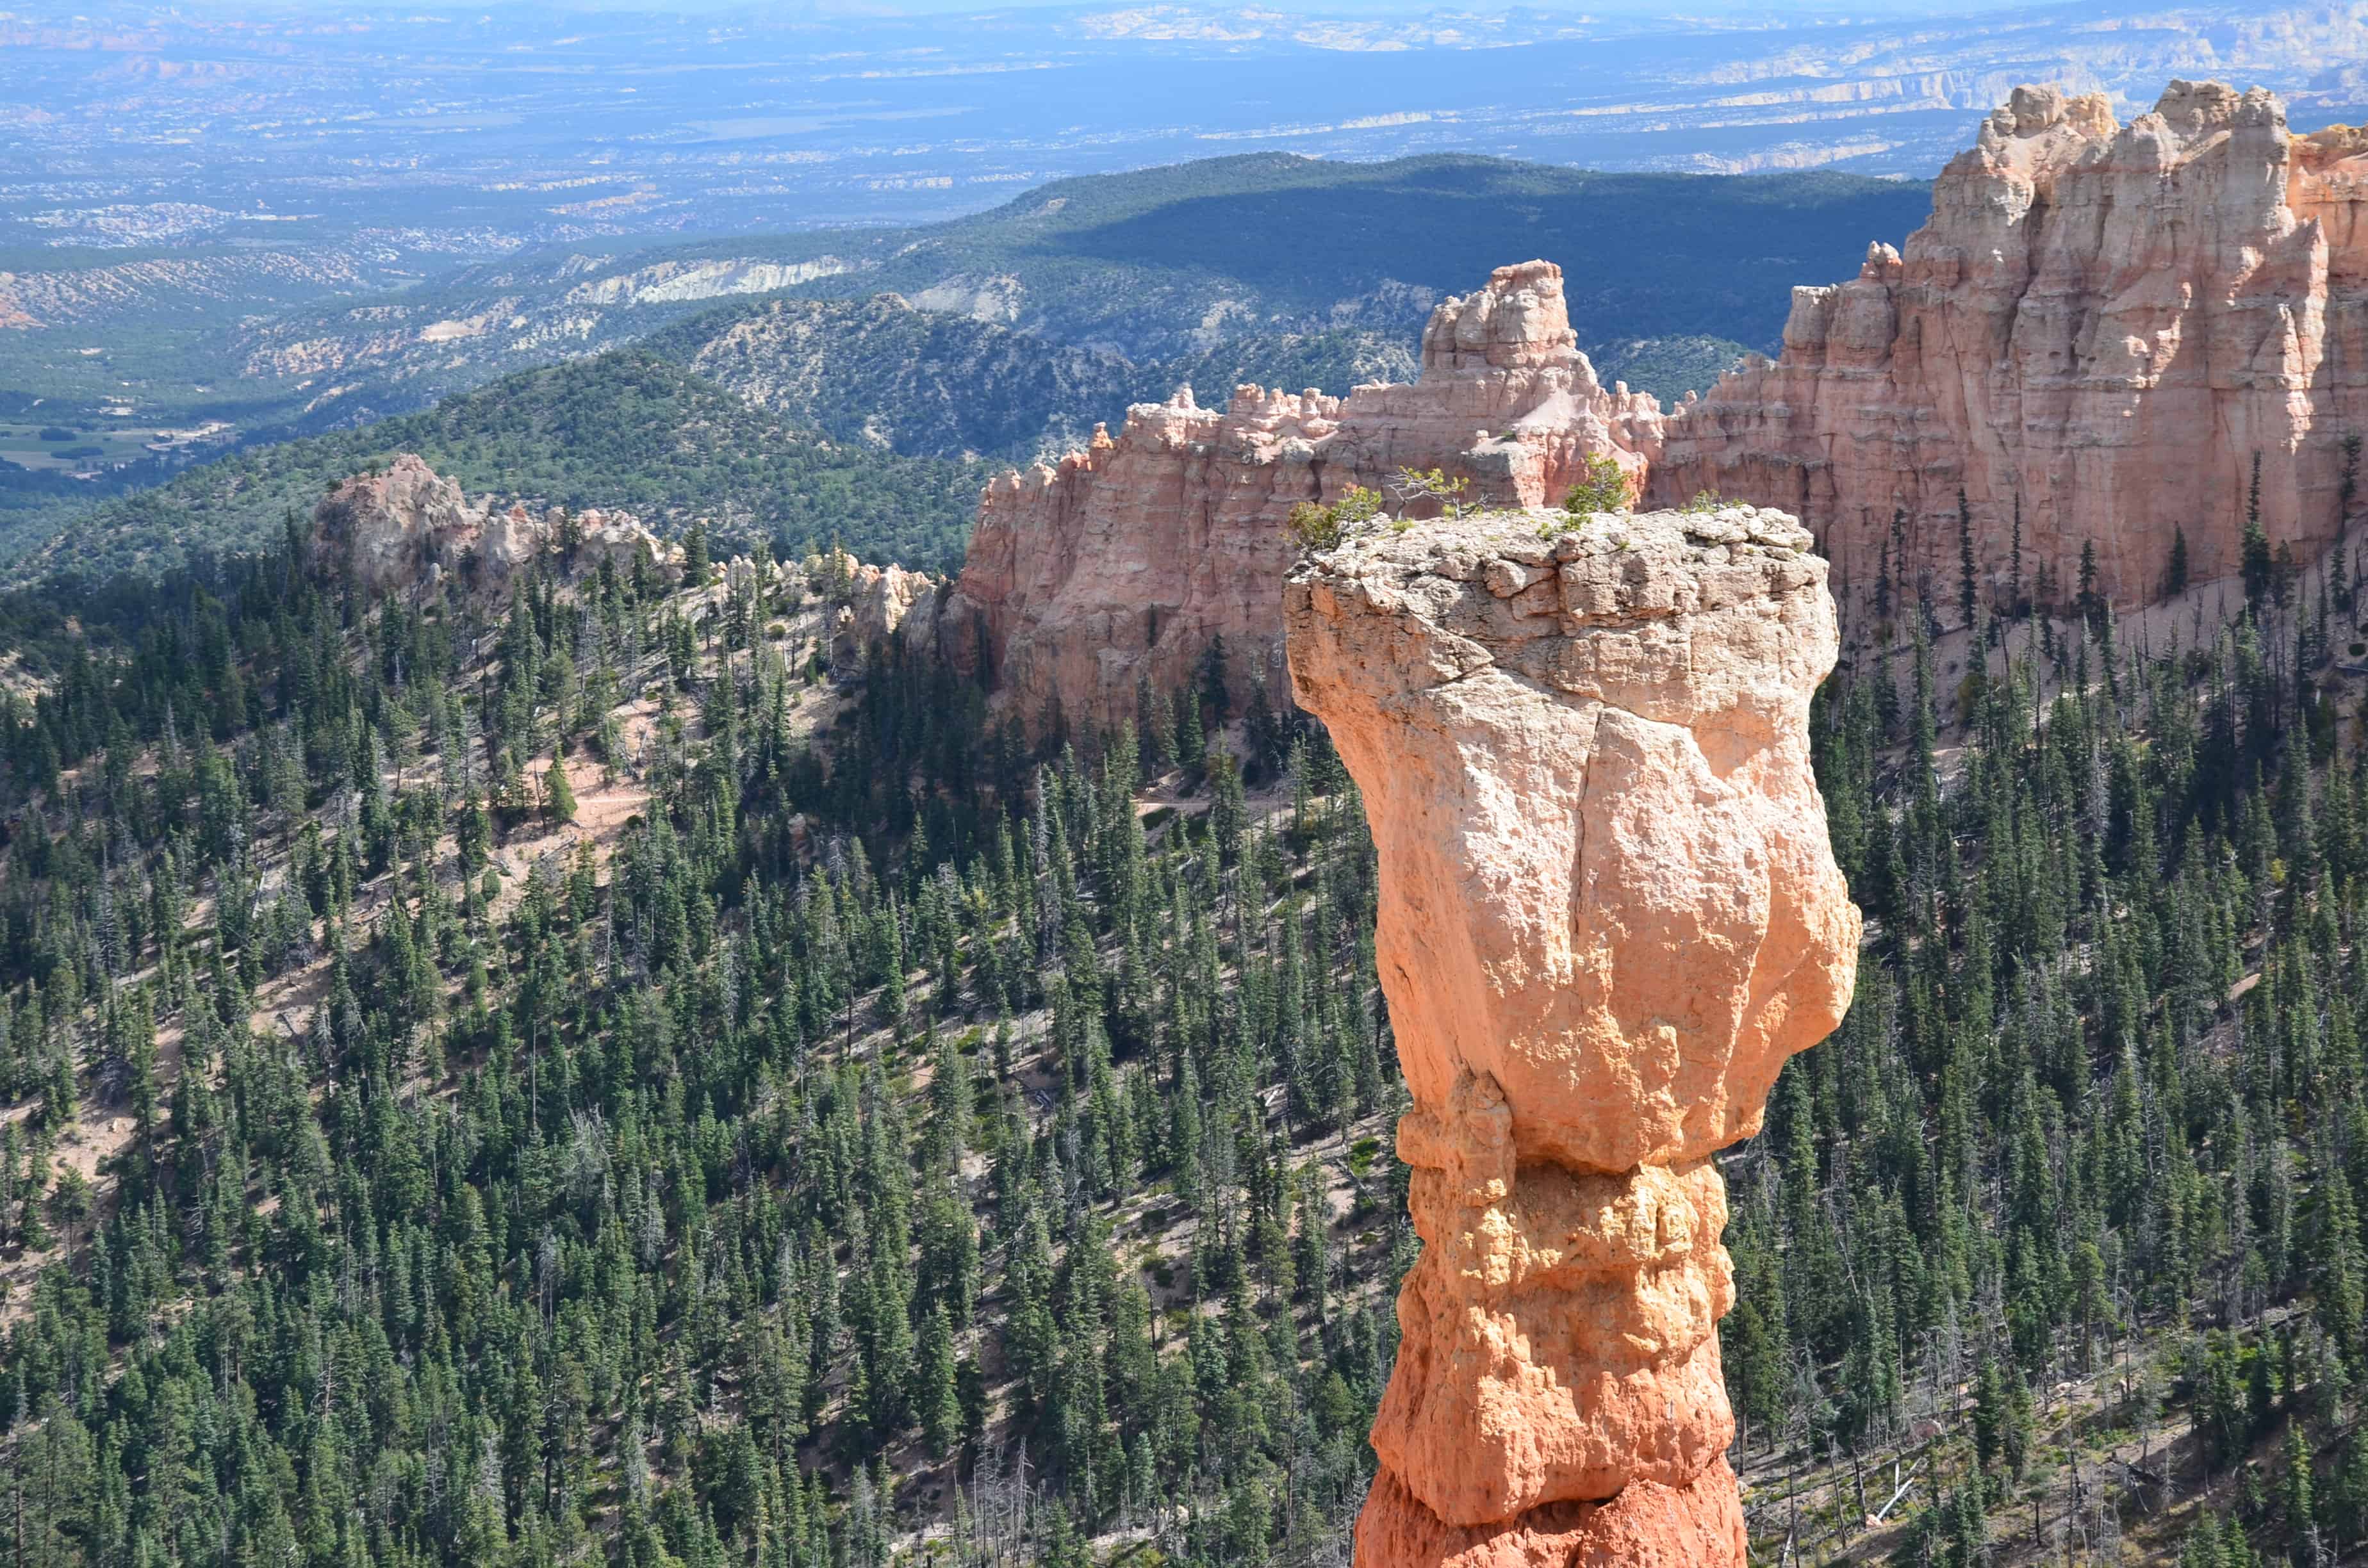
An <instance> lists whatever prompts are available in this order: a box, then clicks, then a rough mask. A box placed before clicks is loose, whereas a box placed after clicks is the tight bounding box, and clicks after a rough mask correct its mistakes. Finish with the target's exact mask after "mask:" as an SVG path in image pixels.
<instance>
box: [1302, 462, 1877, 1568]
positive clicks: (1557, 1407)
mask: <svg viewBox="0 0 2368 1568" xmlns="http://www.w3.org/2000/svg"><path fill="white" fill-rule="evenodd" d="M1542 530H1543V534H1545V535H1547V536H1551V537H1542ZM1810 543H1811V541H1810V538H1809V535H1808V533H1807V531H1806V530H1805V529H1804V528H1801V526H1800V525H1799V524H1798V523H1797V522H1796V521H1795V520H1794V519H1793V518H1792V517H1789V516H1786V515H1784V514H1782V513H1779V512H1773V511H1760V510H1756V509H1754V508H1750V507H1731V508H1726V509H1723V510H1719V511H1716V512H1708V513H1679V512H1656V513H1650V514H1645V515H1639V516H1629V515H1625V514H1620V515H1613V514H1598V515H1595V516H1593V517H1588V518H1587V519H1585V520H1583V521H1579V522H1576V523H1574V522H1573V520H1572V519H1570V518H1568V517H1565V515H1564V514H1561V513H1558V512H1557V513H1545V512H1535V511H1514V512H1510V513H1501V512H1500V513H1497V514H1493V515H1489V516H1485V517H1477V518H1474V517H1462V518H1458V519H1452V520H1450V519H1444V518H1440V519H1433V520H1429V521H1423V522H1417V523H1414V524H1413V525H1411V526H1410V527H1407V528H1403V529H1402V530H1401V529H1396V528H1388V527H1383V528H1377V529H1375V530H1373V531H1372V532H1371V533H1368V534H1365V535H1363V536H1361V537H1358V538H1355V539H1352V540H1350V541H1349V542H1348V543H1346V544H1344V545H1342V546H1341V547H1339V548H1338V549H1336V550H1334V551H1330V552H1328V553H1326V554H1321V555H1316V556H1314V557H1311V558H1309V559H1306V560H1304V561H1303V562H1300V563H1299V564H1298V565H1297V566H1296V568H1295V569H1294V570H1293V571H1292V574H1291V575H1290V576H1289V578H1288V580H1287V582H1286V583H1285V585H1284V590H1283V614H1284V619H1285V620H1286V622H1287V624H1288V627H1289V657H1290V667H1291V675H1292V689H1293V692H1294V694H1295V695H1296V697H1297V699H1298V700H1299V702H1300V704H1301V705H1302V706H1303V707H1304V708H1306V709H1308V710H1310V711H1312V712H1314V713H1315V714H1316V715H1317V716H1318V717H1320V718H1321V719H1322V720H1323V721H1324V722H1325V724H1326V727H1327V728H1328V729H1329V731H1330V733H1331V735H1332V738H1333V741H1334V743H1335V744H1337V745H1338V748H1339V752H1340V756H1341V757H1342V759H1343V761H1344V762H1346V764H1347V765H1348V767H1349V772H1350V773H1351V774H1352V775H1353V776H1354V777H1355V778H1356V780H1357V782H1358V785H1359V787H1360V790H1362V791H1363V795H1364V800H1365V805H1366V811H1367V814H1368V816H1369V818H1370V819H1371V822H1372V830H1373V838H1374V843H1375V846H1376V848H1377V850H1378V853H1379V858H1380V874H1381V898H1380V909H1379V919H1378V930H1377V932H1376V939H1375V959H1376V965H1377V968H1378V970H1379V972H1380V976H1381V982H1382V986H1383V991H1384V993H1385V994H1386V995H1387V998H1388V1001H1389V1006H1390V1017H1391V1023H1392V1027H1393V1029H1394V1031H1395V1035H1396V1039H1397V1044H1398V1055H1399V1060H1400V1062H1401V1063H1402V1065H1403V1067H1404V1070H1405V1073H1406V1085H1407V1087H1408V1089H1409V1091H1410V1092H1411V1095H1412V1098H1413V1102H1414V1108H1413V1109H1412V1110H1411V1111H1410V1112H1408V1114H1407V1115H1406V1117H1405V1118H1404V1119H1402V1120H1401V1122H1400V1123H1399V1127H1398V1153H1399V1156H1400V1158H1402V1159H1403V1160H1405V1161H1406V1164H1407V1165H1409V1166H1411V1167H1412V1168H1413V1173H1414V1174H1413V1179H1412V1184H1411V1187H1410V1193H1409V1199H1408V1204H1409V1208H1410V1210H1411V1211H1412V1216H1413V1220H1414V1224H1415V1228H1416V1230H1417V1233H1419V1234H1420V1236H1421V1237H1422V1240H1423V1252H1422V1255H1421V1257H1420V1258H1419V1259H1418V1260H1417V1263H1416V1265H1415V1267H1414V1268H1413V1269H1412V1270H1411V1271H1410V1272H1409V1274H1408V1275H1407V1277H1406V1282H1405V1284H1404V1286H1403V1288H1402V1289H1401V1290H1400V1293H1399V1297H1398V1318H1399V1324H1400V1326H1401V1328H1402V1330H1403V1335H1402V1340H1401V1345H1400V1348H1399V1352H1398V1360H1397V1365H1396V1369H1395V1372H1394V1373H1393V1375H1392V1377H1391V1381H1390V1384H1389V1388H1388V1390H1387V1392H1385V1394H1384V1395H1383V1402H1382V1406H1381V1411H1380V1414H1379V1415H1378V1417H1377V1418H1376V1420H1375V1422H1374V1425H1373V1430H1372V1441H1373V1447H1374V1449H1375V1450H1376V1452H1377V1453H1378V1455H1379V1457H1380V1459H1381V1474H1380V1476H1379V1477H1378V1478H1377V1480H1376V1482H1375V1483H1374V1487H1373V1491H1372V1496H1371V1499H1370V1500H1369V1502H1368V1504H1367V1506H1366V1510H1365V1513H1364V1515H1363V1517H1362V1519H1361V1520H1360V1525H1359V1529H1358V1561H1359V1562H1360V1564H1363V1565H1365V1568H1406V1565H1413V1564H1422V1565H1425V1568H1428V1565H1430V1564H1439V1563H1454V1564H1458V1565H1459V1568H1498V1565H1504V1568H1511V1565H1513V1564H1517V1563H1530V1562H1549V1561H1550V1562H1601V1563H1605V1564H1610V1563H1614V1562H1618V1563H1623V1564H1636V1563H1650V1564H1661V1563H1667V1564H1669V1565H1671V1568H1675V1565H1677V1564H1679V1563H1686V1564H1698V1565H1709V1568H1718V1565H1725V1564H1733V1565H1735V1568H1740V1565H1741V1564H1742V1562H1743V1561H1744V1556H1743V1528H1742V1515H1741V1509H1740V1505H1739V1503H1738V1501H1737V1498H1736V1487H1735V1481H1734V1477H1733V1475H1732V1473H1731V1472H1730V1471H1727V1469H1726V1467H1725V1459H1724V1455H1725V1449H1726V1448H1727V1445H1728V1444H1729V1442H1730V1441H1731V1440H1732V1438H1733V1436H1734V1419H1733V1415H1732V1414H1731V1412H1730V1411H1729V1409H1728V1405H1727V1401H1726V1394H1725V1385H1724V1383H1723V1381H1722V1380H1721V1376H1720V1367H1719V1351H1718V1338H1717V1324H1718V1319H1719V1318H1720V1316H1721V1315H1722V1314H1724V1313H1725V1312H1726V1310H1727V1308H1728V1307H1729V1306H1730V1305H1731V1304H1732V1303H1733V1301H1734V1288H1733V1282H1732V1271H1731V1268H1730V1266H1729V1264H1728V1260H1727V1256H1726V1253H1725V1248H1724V1247H1723V1246H1722V1245H1721V1244H1720V1235H1721V1233H1722V1232H1723V1230H1724V1229H1725V1221H1726V1202H1725V1185H1724V1183H1723V1181H1722V1179H1721V1177H1720V1176H1719V1173H1718V1169H1717V1166H1716V1165H1715V1164H1714V1163H1713V1155H1714V1154H1715V1153H1717V1152H1718V1151H1719V1150H1720V1149H1722V1148H1725V1146H1727V1145H1728V1144H1730V1143H1733V1142H1736V1141H1737V1140H1739V1139H1743V1138H1748V1137H1749V1136H1751V1135H1752V1134H1753V1133H1754V1132H1756V1131H1758V1130H1759V1122H1760V1117H1761V1113H1762V1109H1763V1108H1764V1105H1765V1103H1766V1099H1767V1096H1768V1093H1769V1091H1770V1087H1771V1086H1772V1085H1773V1084H1774V1081H1775V1077H1776V1074H1777V1071H1778V1070H1779V1069H1780V1068H1781V1067H1782V1064H1783V1062H1784V1061H1785V1059H1786V1058H1787V1057H1789V1056H1790V1055H1792V1054H1793V1052H1795V1051H1803V1050H1805V1049H1806V1048H1807V1047H1809V1046H1810V1045H1813V1044H1815V1043H1816V1041H1817V1040H1821V1039H1823V1038H1824V1037H1825V1035H1826V1034H1827V1033H1828V1032H1829V1031H1830V1030H1831V1029H1832V1028H1834V1026H1835V1024H1836V1023H1837V1022H1839V1019H1840V1017H1841V1015H1842V1013H1843V1011H1844V1010H1845V1009H1846V1008H1847V1007H1848V1006H1849V1003H1850V991H1851V985H1852V982H1853V979H1854V977H1855V973H1856V961H1857V949H1858V937H1859V915H1858V912H1857V910H1856V909H1855V908H1854V907H1853V906H1852V905H1851V903H1850V898H1849V893H1848V890H1847V888H1846V887H1845V885H1844V883H1843V881H1842V877H1841V873H1840V871H1839V869H1838V868H1837V867H1836V865H1835V862H1834V858H1833V852H1832V848H1831V846H1830V843H1829V841H1828V839H1827V831H1826V818H1825V808H1824V802H1823V801H1822V799H1821V798H1820V797H1819V795H1818V792H1817V788H1816V779H1815V777H1814V775H1813V772H1812V770H1811V766H1810V751H1809V725H1808V714H1809V700H1810V697H1811V695H1812V693H1814V692H1815V690H1816V687H1817V685H1818V683H1819V682H1820V681H1822V680H1823V679H1824V677H1825V676H1826V675H1827V672H1828V671H1829V670H1830V669H1831V668H1832V665H1833V663H1834V659H1835V656H1836V653H1837V650H1838V636H1837V631H1836V620H1835V610H1834V604H1833V600H1832V597H1831V596H1830V595H1829V594H1828V592H1827V582H1826V563H1825V562H1823V561H1822V560H1820V559H1818V558H1817V557H1816V555H1815V554H1813V553H1812V552H1811V551H1810Z"/></svg>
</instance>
